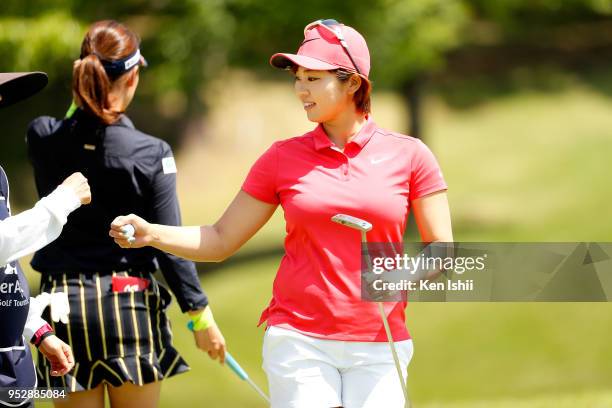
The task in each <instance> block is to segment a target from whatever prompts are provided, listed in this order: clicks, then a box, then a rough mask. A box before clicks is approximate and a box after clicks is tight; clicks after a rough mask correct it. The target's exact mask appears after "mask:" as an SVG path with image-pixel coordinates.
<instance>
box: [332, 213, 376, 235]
mask: <svg viewBox="0 0 612 408" xmlns="http://www.w3.org/2000/svg"><path fill="white" fill-rule="evenodd" d="M331 220H332V221H333V222H337V223H338V224H342V225H345V226H347V227H351V228H354V229H356V230H359V231H361V232H368V231H369V230H371V229H372V224H370V223H369V222H367V221H365V220H362V219H360V218H357V217H353V216H352V215H346V214H336V215H334V216H333V217H332V218H331Z"/></svg>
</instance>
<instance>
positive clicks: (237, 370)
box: [187, 322, 270, 404]
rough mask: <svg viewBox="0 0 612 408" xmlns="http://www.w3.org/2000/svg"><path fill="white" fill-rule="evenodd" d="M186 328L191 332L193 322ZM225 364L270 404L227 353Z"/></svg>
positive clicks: (264, 394) (268, 399) (266, 397)
mask: <svg viewBox="0 0 612 408" xmlns="http://www.w3.org/2000/svg"><path fill="white" fill-rule="evenodd" d="M187 327H188V328H189V330H191V331H193V322H189V323H187ZM225 362H226V363H227V366H228V367H229V368H231V370H232V371H233V372H234V373H235V374H236V375H237V376H238V377H239V378H240V379H241V380H243V381H246V382H247V383H248V384H249V385H250V386H251V387H252V388H253V389H254V390H255V391H257V393H258V394H259V395H260V396H261V398H263V399H265V400H266V402H267V403H268V404H269V403H270V398H268V396H267V395H266V393H265V392H263V391H262V390H261V388H259V387H258V386H257V384H255V382H254V381H253V380H251V379H250V378H249V375H248V374H247V373H246V371H244V369H243V368H242V367H241V366H240V364H238V362H237V361H236V360H235V359H234V357H233V356H232V355H231V354H230V353H229V352H228V351H226V352H225Z"/></svg>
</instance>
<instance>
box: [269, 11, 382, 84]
mask: <svg viewBox="0 0 612 408" xmlns="http://www.w3.org/2000/svg"><path fill="white" fill-rule="evenodd" d="M330 22H332V23H330ZM353 62H354V64H353ZM270 64H271V65H272V66H273V67H276V68H281V69H288V68H290V67H292V66H293V65H298V66H300V67H304V68H306V69H311V70H316V71H330V70H334V69H338V68H345V69H347V70H349V71H357V72H358V73H360V74H361V75H363V76H364V77H366V78H367V77H368V75H369V73H370V52H369V50H368V45H367V44H366V41H365V39H364V38H363V36H362V35H361V34H359V33H358V32H357V30H355V29H354V28H352V27H349V26H346V25H344V24H340V23H337V22H336V21H335V20H319V21H316V22H314V23H311V24H308V25H307V26H306V28H305V30H304V41H302V45H301V46H300V49H299V50H298V52H297V54H285V53H277V54H274V55H273V56H272V58H270Z"/></svg>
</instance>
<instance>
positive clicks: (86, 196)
mask: <svg viewBox="0 0 612 408" xmlns="http://www.w3.org/2000/svg"><path fill="white" fill-rule="evenodd" d="M61 185H62V186H64V187H66V188H69V189H70V190H72V191H73V192H74V194H76V196H77V197H78V199H79V201H81V204H89V203H91V190H90V189H89V183H87V179H86V178H85V176H83V174H82V173H80V172H76V173H72V174H71V175H70V176H68V177H67V178H66V180H64V181H63V182H62V184H61Z"/></svg>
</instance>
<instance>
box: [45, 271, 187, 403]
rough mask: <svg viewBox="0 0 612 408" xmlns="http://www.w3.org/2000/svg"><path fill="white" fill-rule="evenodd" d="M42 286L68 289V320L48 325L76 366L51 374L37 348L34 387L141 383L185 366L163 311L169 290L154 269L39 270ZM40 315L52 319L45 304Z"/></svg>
mask: <svg viewBox="0 0 612 408" xmlns="http://www.w3.org/2000/svg"><path fill="white" fill-rule="evenodd" d="M126 278H127V279H126ZM122 281H123V283H124V284H123V285H117V283H118V282H119V283H121V282H122ZM125 281H128V283H130V285H125ZM42 291H44V292H49V293H54V292H65V293H67V294H68V302H69V304H70V315H69V319H68V323H67V324H63V323H61V322H59V323H54V322H52V323H51V325H52V326H53V328H54V330H55V333H56V335H57V336H58V337H59V338H60V339H62V340H63V341H64V342H66V343H67V344H69V345H70V347H71V348H72V352H73V353H74V359H75V366H74V368H73V369H72V371H71V372H70V373H68V374H66V375H64V376H62V377H52V376H51V375H50V365H49V362H48V361H47V360H46V359H45V358H44V357H43V356H42V355H41V354H40V352H39V353H38V363H37V375H38V380H39V386H41V387H44V386H45V385H46V386H47V387H66V388H67V389H68V390H69V391H70V392H75V391H83V390H89V389H93V388H96V386H98V385H99V384H100V383H102V382H105V383H107V384H110V385H112V386H115V387H118V386H121V385H122V384H123V383H125V382H131V383H133V384H137V385H143V384H147V383H151V382H154V381H160V380H162V379H163V378H166V377H170V376H173V375H175V374H179V373H182V372H184V371H187V370H189V366H188V365H187V363H186V362H185V361H184V360H183V358H182V357H181V356H180V355H179V353H178V351H177V350H176V349H175V348H174V347H173V346H172V332H171V330H170V321H169V320H168V317H167V316H166V309H167V308H168V306H169V305H170V302H171V296H170V293H169V292H168V290H167V289H166V288H165V287H164V286H163V285H161V284H160V283H158V282H157V280H156V279H155V278H154V277H153V274H151V273H148V272H143V273H134V272H113V273H112V274H99V273H80V274H75V273H70V274H53V275H48V274H43V275H42V277H41V292H42ZM43 318H44V319H45V320H47V321H48V322H51V319H50V317H49V308H47V309H46V311H45V315H43Z"/></svg>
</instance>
